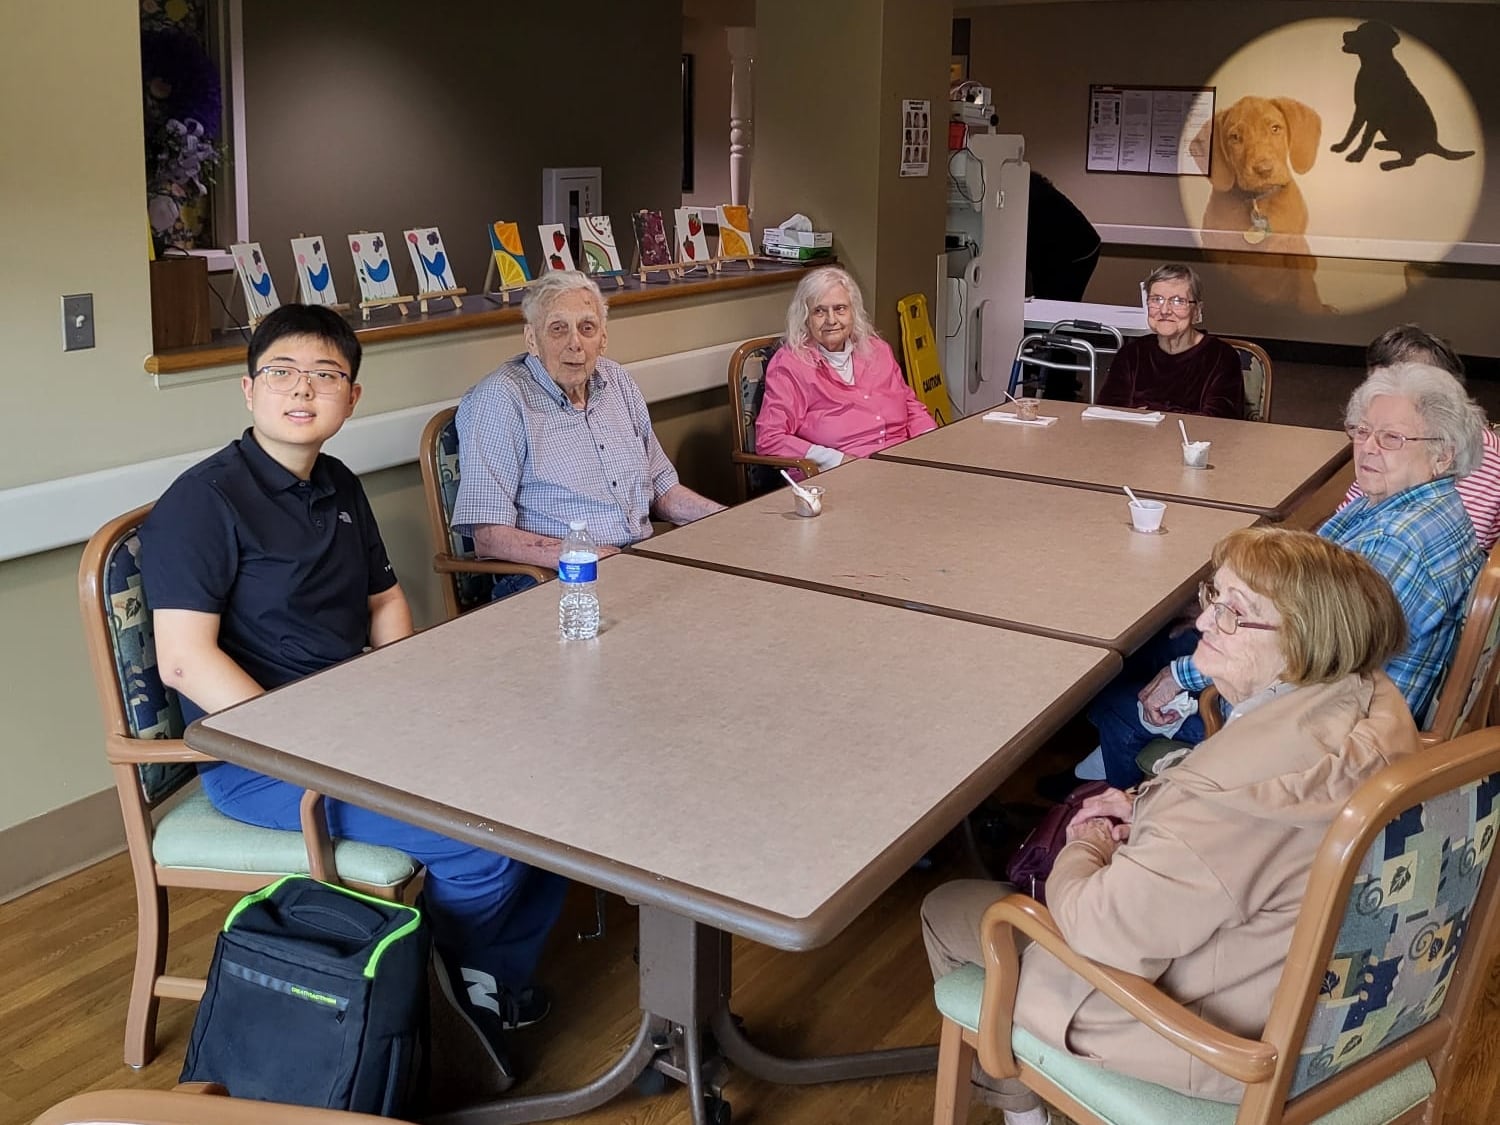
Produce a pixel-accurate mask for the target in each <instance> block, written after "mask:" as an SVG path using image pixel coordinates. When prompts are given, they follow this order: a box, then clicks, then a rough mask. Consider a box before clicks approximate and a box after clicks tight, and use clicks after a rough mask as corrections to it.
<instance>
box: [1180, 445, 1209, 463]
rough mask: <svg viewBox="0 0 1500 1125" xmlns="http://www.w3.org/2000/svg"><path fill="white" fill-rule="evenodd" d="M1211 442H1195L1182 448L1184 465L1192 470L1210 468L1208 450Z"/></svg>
mask: <svg viewBox="0 0 1500 1125" xmlns="http://www.w3.org/2000/svg"><path fill="white" fill-rule="evenodd" d="M1211 445H1213V442H1211V441H1195V442H1191V443H1189V444H1185V445H1184V446H1183V447H1182V463H1183V464H1184V465H1186V466H1187V467H1188V468H1190V469H1206V468H1208V450H1209V447H1210V446H1211Z"/></svg>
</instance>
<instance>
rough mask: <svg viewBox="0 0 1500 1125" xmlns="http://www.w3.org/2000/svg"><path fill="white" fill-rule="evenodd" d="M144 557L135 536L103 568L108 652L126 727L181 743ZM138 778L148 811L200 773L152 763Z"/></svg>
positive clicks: (140, 769) (121, 544)
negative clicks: (160, 666) (160, 658)
mask: <svg viewBox="0 0 1500 1125" xmlns="http://www.w3.org/2000/svg"><path fill="white" fill-rule="evenodd" d="M140 554H141V537H140V534H139V532H138V531H132V532H131V533H130V534H129V535H126V536H125V537H123V538H122V539H121V540H120V542H119V543H117V544H116V545H115V547H114V549H113V550H112V551H111V552H110V555H109V557H108V558H107V559H106V560H105V562H104V596H105V598H106V599H107V600H108V602H109V636H110V648H111V650H112V651H113V653H114V657H115V675H116V677H117V679H118V680H119V684H120V695H121V698H122V699H124V701H125V721H126V723H127V725H128V726H129V728H130V733H131V735H132V736H134V737H135V738H159V739H168V738H181V737H182V732H183V729H184V727H185V724H184V723H183V721H182V708H181V707H180V706H179V704H178V702H177V693H176V692H174V691H172V690H171V689H170V688H169V687H167V686H166V685H165V684H163V683H162V682H161V676H160V674H159V673H158V672H157V668H156V638H155V635H154V633H153V632H152V628H151V614H150V612H149V611H148V609H147V607H146V592H145V589H144V588H143V587H142V585H141V566H140ZM136 772H137V774H138V775H139V777H140V783H141V793H142V794H143V795H144V797H145V799H146V803H147V804H149V805H155V804H156V803H157V802H158V801H161V800H163V799H164V798H166V797H168V796H170V795H171V794H172V793H174V792H175V791H176V790H177V789H179V788H180V787H181V786H182V785H183V784H185V783H186V782H188V781H189V780H191V779H192V778H193V777H195V776H197V770H196V768H195V767H194V766H193V765H192V764H191V763H188V762H167V763H161V762H152V763H149V764H146V765H140V766H137V767H136Z"/></svg>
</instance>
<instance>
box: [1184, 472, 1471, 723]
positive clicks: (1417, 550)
mask: <svg viewBox="0 0 1500 1125" xmlns="http://www.w3.org/2000/svg"><path fill="white" fill-rule="evenodd" d="M1318 534H1319V535H1321V536H1323V538H1325V539H1330V540H1332V541H1333V542H1335V543H1337V544H1339V546H1341V547H1348V548H1349V550H1351V551H1355V552H1357V553H1359V554H1361V555H1363V556H1364V557H1365V558H1366V559H1368V560H1369V561H1370V564H1371V565H1372V566H1374V568H1375V569H1376V570H1378V571H1379V572H1380V573H1381V574H1383V575H1385V577H1386V580H1387V581H1388V582H1390V584H1391V589H1392V590H1394V591H1395V593H1396V600H1397V601H1398V602H1400V603H1401V609H1402V610H1403V611H1404V612H1405V614H1406V628H1407V632H1408V634H1409V637H1408V644H1407V647H1406V651H1405V652H1403V653H1401V654H1400V655H1398V656H1397V657H1396V658H1395V659H1393V660H1392V661H1391V662H1390V663H1389V664H1387V665H1386V668H1385V670H1386V672H1387V674H1388V675H1389V676H1390V677H1391V679H1392V680H1393V681H1395V684H1396V686H1397V687H1398V688H1400V689H1401V694H1402V695H1404V696H1406V703H1407V706H1408V707H1410V708H1411V713H1412V715H1413V716H1415V717H1416V719H1417V722H1418V723H1419V724H1422V723H1423V720H1424V718H1425V717H1426V715H1427V709H1428V707H1429V706H1431V704H1432V700H1433V696H1434V695H1435V694H1436V692H1437V686H1438V683H1439V682H1440V681H1441V680H1442V676H1443V671H1444V669H1446V668H1447V667H1448V662H1449V660H1450V659H1451V658H1452V656H1453V646H1454V643H1455V642H1456V641H1457V639H1458V632H1459V629H1460V628H1461V627H1462V625H1463V618H1464V611H1465V608H1466V607H1467V605H1468V601H1469V591H1470V589H1471V588H1472V587H1473V585H1474V579H1475V578H1476V577H1477V576H1478V574H1479V568H1480V567H1481V566H1483V565H1484V552H1483V551H1481V550H1480V549H1479V542H1478V540H1477V539H1476V538H1475V537H1474V525H1473V524H1472V523H1470V522H1469V516H1468V513H1467V512H1465V511H1464V505H1463V501H1462V500H1461V499H1460V498H1459V495H1458V490H1457V489H1456V488H1455V487H1454V481H1453V478H1452V477H1439V478H1438V479H1437V480H1434V481H1429V482H1428V483H1426V484H1419V485H1417V486H1415V487H1413V488H1408V489H1405V490H1404V491H1402V492H1398V493H1397V494H1396V495H1395V496H1390V497H1387V498H1386V499H1385V500H1384V501H1382V502H1380V503H1378V504H1372V503H1371V502H1370V499H1369V497H1367V496H1361V497H1360V498H1359V499H1358V500H1356V501H1354V502H1353V503H1352V504H1349V505H1346V506H1345V507H1343V508H1341V509H1339V510H1338V511H1337V512H1335V513H1334V514H1333V515H1332V516H1330V517H1329V518H1328V522H1327V523H1325V524H1324V525H1323V526H1322V527H1321V528H1319V529H1318ZM1172 675H1173V676H1174V677H1175V678H1176V680H1177V682H1178V683H1179V684H1180V685H1181V686H1182V687H1184V688H1187V689H1188V690H1189V691H1202V690H1203V689H1204V688H1205V687H1207V686H1208V682H1209V681H1208V679H1207V678H1206V677H1205V676H1204V675H1203V674H1202V673H1201V672H1199V671H1198V668H1197V666H1196V665H1195V664H1194V663H1193V658H1192V657H1191V656H1179V657H1178V658H1177V659H1176V660H1174V661H1172Z"/></svg>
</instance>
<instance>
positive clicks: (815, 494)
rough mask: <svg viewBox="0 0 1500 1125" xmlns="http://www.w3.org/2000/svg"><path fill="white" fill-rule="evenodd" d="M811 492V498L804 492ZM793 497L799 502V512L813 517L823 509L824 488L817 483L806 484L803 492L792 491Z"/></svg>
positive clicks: (800, 514)
mask: <svg viewBox="0 0 1500 1125" xmlns="http://www.w3.org/2000/svg"><path fill="white" fill-rule="evenodd" d="M804 492H807V493H811V494H812V497H811V499H809V498H807V497H806V496H804V495H803V494H802V493H804ZM792 498H793V499H794V500H795V501H796V502H797V514H798V515H799V516H806V517H808V518H809V519H811V518H812V517H813V516H816V515H819V514H821V513H822V511H823V490H822V489H821V488H819V487H818V486H817V485H815V484H804V485H803V486H802V492H794V493H792Z"/></svg>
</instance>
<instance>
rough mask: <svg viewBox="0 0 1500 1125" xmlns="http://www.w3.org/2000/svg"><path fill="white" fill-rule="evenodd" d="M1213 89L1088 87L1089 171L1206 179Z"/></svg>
mask: <svg viewBox="0 0 1500 1125" xmlns="http://www.w3.org/2000/svg"><path fill="white" fill-rule="evenodd" d="M1213 122H1214V87H1212V86H1090V87H1089V134H1088V135H1089V141H1088V153H1087V156H1086V164H1085V166H1086V168H1087V170H1088V171H1090V172H1128V173H1135V174H1138V175H1155V176H1206V175H1208V168H1209V153H1210V152H1211V151H1212V148H1213V144H1212V142H1213Z"/></svg>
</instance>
